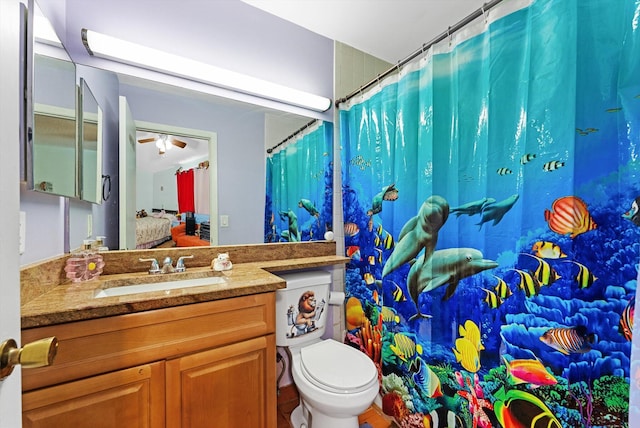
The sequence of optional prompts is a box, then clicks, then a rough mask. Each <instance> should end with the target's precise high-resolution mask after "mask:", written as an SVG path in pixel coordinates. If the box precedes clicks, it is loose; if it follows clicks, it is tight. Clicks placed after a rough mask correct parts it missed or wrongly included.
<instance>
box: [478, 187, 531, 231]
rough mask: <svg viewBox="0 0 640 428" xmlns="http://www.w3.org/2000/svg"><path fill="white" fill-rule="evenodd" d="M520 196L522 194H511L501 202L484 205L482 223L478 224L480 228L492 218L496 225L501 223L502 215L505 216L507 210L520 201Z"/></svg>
mask: <svg viewBox="0 0 640 428" xmlns="http://www.w3.org/2000/svg"><path fill="white" fill-rule="evenodd" d="M518 198H520V195H518V194H517V193H516V194H515V195H511V196H509V197H508V198H507V199H505V200H502V201H500V202H493V203H490V204H486V205H485V206H484V207H482V214H481V215H482V218H481V220H480V223H477V224H476V226H480V229H482V225H483V224H485V223H486V222H488V221H491V220H493V225H494V226H495V225H496V224H498V223H500V220H502V217H504V215H505V214H506V213H507V211H509V210H510V209H511V208H513V205H514V204H515V203H516V202H517V201H518Z"/></svg>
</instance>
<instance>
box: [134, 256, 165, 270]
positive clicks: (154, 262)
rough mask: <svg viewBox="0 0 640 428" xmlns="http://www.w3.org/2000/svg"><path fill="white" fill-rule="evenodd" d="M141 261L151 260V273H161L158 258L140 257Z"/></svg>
mask: <svg viewBox="0 0 640 428" xmlns="http://www.w3.org/2000/svg"><path fill="white" fill-rule="evenodd" d="M138 261H140V262H151V268H150V269H149V273H160V272H161V270H160V266H158V261H157V260H156V259H138Z"/></svg>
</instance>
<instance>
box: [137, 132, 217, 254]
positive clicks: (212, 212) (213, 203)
mask: <svg viewBox="0 0 640 428" xmlns="http://www.w3.org/2000/svg"><path fill="white" fill-rule="evenodd" d="M135 123H136V130H138V131H141V132H152V133H160V134H170V135H174V136H176V137H184V138H197V139H200V140H206V141H208V142H209V223H210V227H211V230H212V231H214V233H212V234H211V239H210V245H218V237H219V235H220V232H219V230H218V134H217V133H215V132H212V131H206V130H203V129H193V128H183V127H179V126H174V125H167V124H163V123H155V122H146V121H142V120H136V121H135Z"/></svg>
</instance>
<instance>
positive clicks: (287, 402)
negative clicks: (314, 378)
mask: <svg viewBox="0 0 640 428" xmlns="http://www.w3.org/2000/svg"><path fill="white" fill-rule="evenodd" d="M298 400H299V399H298V390H297V389H296V387H295V385H287V386H285V387H282V388H280V394H279V395H278V428H292V427H291V424H290V423H289V415H290V414H291V412H292V411H293V409H295V408H296V406H297V405H298ZM358 420H359V422H360V427H362V428H365V427H366V428H391V427H396V426H397V425H396V424H395V423H393V421H392V420H391V419H390V418H389V417H388V416H386V415H384V413H382V411H381V410H380V409H379V408H378V407H377V406H375V405H373V406H371V407H369V409H367V410H366V411H365V412H364V413H363V414H362V415H360V417H359V418H358ZM367 424H368V425H367Z"/></svg>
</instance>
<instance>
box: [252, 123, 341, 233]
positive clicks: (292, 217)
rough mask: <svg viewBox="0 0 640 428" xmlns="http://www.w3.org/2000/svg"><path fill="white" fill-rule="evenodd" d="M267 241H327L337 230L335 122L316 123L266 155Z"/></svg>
mask: <svg viewBox="0 0 640 428" xmlns="http://www.w3.org/2000/svg"><path fill="white" fill-rule="evenodd" d="M266 170H267V179H266V201H265V219H264V242H298V241H313V240H319V239H324V234H325V233H326V232H327V231H329V230H332V229H333V226H332V223H333V124H332V123H329V122H323V121H318V122H317V123H315V124H313V125H311V126H309V127H307V128H305V129H304V130H303V131H302V132H300V133H298V134H297V135H296V136H295V137H292V138H291V140H290V141H287V143H286V145H285V146H284V148H282V149H280V150H278V151H277V152H274V153H271V154H270V155H269V156H268V157H267V168H266Z"/></svg>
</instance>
